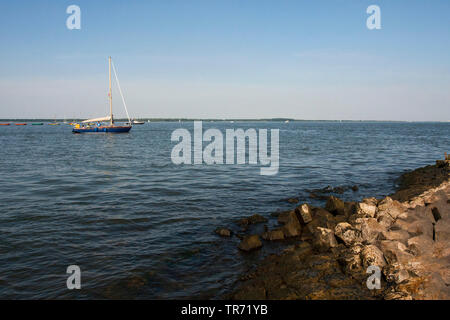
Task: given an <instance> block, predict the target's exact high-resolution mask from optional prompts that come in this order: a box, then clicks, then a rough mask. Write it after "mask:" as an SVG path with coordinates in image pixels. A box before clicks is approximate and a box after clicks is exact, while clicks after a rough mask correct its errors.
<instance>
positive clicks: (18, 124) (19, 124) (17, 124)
mask: <svg viewBox="0 0 450 320" xmlns="http://www.w3.org/2000/svg"><path fill="white" fill-rule="evenodd" d="M26 125H27V124H26V123H16V126H26Z"/></svg>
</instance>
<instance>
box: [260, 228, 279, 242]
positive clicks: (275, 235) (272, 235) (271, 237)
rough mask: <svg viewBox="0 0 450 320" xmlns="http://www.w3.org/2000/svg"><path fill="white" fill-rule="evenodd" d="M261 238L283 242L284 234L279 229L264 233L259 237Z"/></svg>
mask: <svg viewBox="0 0 450 320" xmlns="http://www.w3.org/2000/svg"><path fill="white" fill-rule="evenodd" d="M261 238H263V239H264V240H269V241H275V240H283V239H284V232H283V230H281V229H275V230H272V231H266V232H264V233H263V234H262V235H261Z"/></svg>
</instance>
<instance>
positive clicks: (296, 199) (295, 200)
mask: <svg viewBox="0 0 450 320" xmlns="http://www.w3.org/2000/svg"><path fill="white" fill-rule="evenodd" d="M286 201H287V202H289V203H292V204H294V203H298V198H289V199H287V200H286Z"/></svg>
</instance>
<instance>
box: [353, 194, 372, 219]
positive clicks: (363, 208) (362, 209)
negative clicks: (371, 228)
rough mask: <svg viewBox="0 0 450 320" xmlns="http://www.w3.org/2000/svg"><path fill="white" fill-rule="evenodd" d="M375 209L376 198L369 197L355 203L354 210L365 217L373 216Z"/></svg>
mask: <svg viewBox="0 0 450 320" xmlns="http://www.w3.org/2000/svg"><path fill="white" fill-rule="evenodd" d="M376 210H377V199H375V198H369V199H364V200H363V201H362V202H360V203H358V204H357V208H356V212H357V214H358V215H362V216H364V217H367V218H373V217H375V212H376Z"/></svg>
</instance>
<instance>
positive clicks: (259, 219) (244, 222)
mask: <svg viewBox="0 0 450 320" xmlns="http://www.w3.org/2000/svg"><path fill="white" fill-rule="evenodd" d="M263 222H267V219H266V218H264V217H263V216H261V215H259V214H254V215H252V216H250V217H247V218H242V219H240V220H238V222H237V223H238V224H239V225H241V226H244V227H245V226H249V225H251V224H256V223H263Z"/></svg>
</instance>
